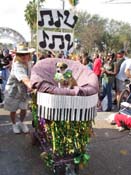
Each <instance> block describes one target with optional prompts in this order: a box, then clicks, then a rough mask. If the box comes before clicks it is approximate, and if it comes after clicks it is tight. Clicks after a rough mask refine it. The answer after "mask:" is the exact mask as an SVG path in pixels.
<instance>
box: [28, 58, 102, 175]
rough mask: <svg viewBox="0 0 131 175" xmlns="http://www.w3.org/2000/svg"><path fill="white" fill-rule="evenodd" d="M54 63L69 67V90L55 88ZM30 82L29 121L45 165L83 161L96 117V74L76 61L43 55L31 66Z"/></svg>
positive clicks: (86, 157)
mask: <svg viewBox="0 0 131 175" xmlns="http://www.w3.org/2000/svg"><path fill="white" fill-rule="evenodd" d="M58 62H64V63H66V64H67V65H68V69H70V70H72V76H73V78H74V79H75V80H76V81H77V86H74V88H72V89H69V88H60V87H58V83H57V82H56V81H55V80H54V75H55V73H56V64H57V63H58ZM31 82H32V85H33V87H34V88H36V89H37V107H35V105H34V107H33V110H34V112H33V113H34V115H33V121H34V122H35V127H36V128H37V129H36V132H37V133H36V136H37V137H38V140H40V142H41V145H42V148H43V150H44V154H43V159H44V160H45V163H46V165H47V166H53V167H55V168H56V167H57V166H59V165H63V164H65V162H66V164H68V163H69V162H70V161H72V162H73V164H74V165H79V164H80V163H84V164H85V163H87V162H88V160H89V155H88V154H87V150H86V147H87V144H88V143H89V137H90V135H91V133H92V125H91V124H92V121H93V120H94V117H95V116H96V105H97V100H98V90H99V85H98V78H97V76H96V75H95V74H94V72H93V71H91V70H88V69H87V67H86V66H84V65H82V64H81V63H80V62H77V61H73V60H68V59H59V58H46V59H44V60H41V61H38V62H37V63H36V65H35V66H34V67H33V68H32V72H31ZM36 108H37V110H36ZM35 111H37V113H38V114H37V115H36V113H35ZM39 135H40V136H39ZM45 152H46V154H45ZM47 157H48V159H47ZM71 167H72V166H71ZM66 169H67V168H66ZM61 174H62V173H61ZM65 174H67V173H65Z"/></svg>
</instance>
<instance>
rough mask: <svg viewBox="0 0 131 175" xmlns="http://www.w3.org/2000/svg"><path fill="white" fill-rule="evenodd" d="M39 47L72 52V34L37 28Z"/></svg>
mask: <svg viewBox="0 0 131 175" xmlns="http://www.w3.org/2000/svg"><path fill="white" fill-rule="evenodd" d="M38 41H39V43H38V45H39V49H41V50H43V49H46V50H48V49H49V50H50V49H51V50H55V51H60V50H63V51H68V52H70V53H71V52H73V34H72V33H61V32H51V31H44V30H38Z"/></svg>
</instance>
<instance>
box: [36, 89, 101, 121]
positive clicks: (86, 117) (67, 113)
mask: <svg viewBox="0 0 131 175" xmlns="http://www.w3.org/2000/svg"><path fill="white" fill-rule="evenodd" d="M97 101H98V94H94V95H91V96H63V95H62V96H61V95H54V94H48V93H41V92H38V93H37V105H38V117H40V118H45V119H48V120H53V121H93V120H94V118H95V116H96V115H97V111H96V105H97Z"/></svg>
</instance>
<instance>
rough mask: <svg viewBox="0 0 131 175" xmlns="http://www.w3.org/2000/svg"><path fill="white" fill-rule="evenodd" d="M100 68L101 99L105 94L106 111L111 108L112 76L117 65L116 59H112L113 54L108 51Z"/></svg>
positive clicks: (113, 76)
mask: <svg viewBox="0 0 131 175" xmlns="http://www.w3.org/2000/svg"><path fill="white" fill-rule="evenodd" d="M101 70H102V74H101V77H102V97H101V100H103V99H104V97H105V96H106V95H107V99H108V100H107V102H108V103H107V109H106V111H111V110H112V88H113V83H114V78H115V75H116V71H117V67H116V61H115V60H114V55H113V54H112V53H108V55H107V59H106V62H105V63H104V64H103V67H102V68H101Z"/></svg>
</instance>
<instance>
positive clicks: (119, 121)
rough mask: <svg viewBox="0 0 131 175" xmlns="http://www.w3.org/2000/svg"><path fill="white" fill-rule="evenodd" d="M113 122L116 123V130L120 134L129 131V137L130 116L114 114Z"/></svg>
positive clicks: (130, 127)
mask: <svg viewBox="0 0 131 175" xmlns="http://www.w3.org/2000/svg"><path fill="white" fill-rule="evenodd" d="M114 121H115V122H116V125H117V128H118V130H119V131H120V132H122V131H124V130H126V129H129V130H130V132H129V135H131V116H129V115H126V114H119V113H118V114H115V116H114Z"/></svg>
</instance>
